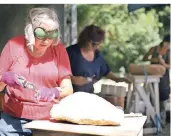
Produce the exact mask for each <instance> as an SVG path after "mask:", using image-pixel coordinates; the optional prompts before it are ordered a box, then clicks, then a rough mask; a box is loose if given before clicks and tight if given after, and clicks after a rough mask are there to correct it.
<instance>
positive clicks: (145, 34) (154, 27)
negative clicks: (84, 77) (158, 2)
mask: <svg viewBox="0 0 171 136" xmlns="http://www.w3.org/2000/svg"><path fill="white" fill-rule="evenodd" d="M77 18H78V33H80V31H81V30H82V29H83V28H84V27H85V26H86V25H90V24H95V25H98V26H100V27H101V28H102V29H103V30H105V32H106V35H105V36H106V37H105V41H104V43H103V45H101V52H102V53H103V55H104V58H105V60H106V61H107V63H108V64H109V66H110V67H111V69H112V70H113V71H114V72H116V73H118V72H123V73H125V72H127V71H128V67H129V64H130V63H142V57H143V56H144V54H145V53H146V52H147V51H148V49H149V48H150V47H152V46H155V45H157V44H159V43H160V42H161V40H162V38H163V37H164V35H166V34H169V32H170V6H168V5H166V6H163V7H160V8H150V9H148V10H146V9H144V8H141V9H139V10H137V11H135V12H131V13H129V12H128V5H127V4H125V5H123V4H122V5H120V4H114V5H83V4H82V5H78V9H77Z"/></svg>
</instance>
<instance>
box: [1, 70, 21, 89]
mask: <svg viewBox="0 0 171 136" xmlns="http://www.w3.org/2000/svg"><path fill="white" fill-rule="evenodd" d="M18 77H19V76H18V75H17V74H15V73H14V72H12V71H9V72H4V73H3V74H2V75H1V81H2V82H4V83H5V84H7V85H9V86H15V85H20V86H22V84H21V83H20V82H19V80H18Z"/></svg>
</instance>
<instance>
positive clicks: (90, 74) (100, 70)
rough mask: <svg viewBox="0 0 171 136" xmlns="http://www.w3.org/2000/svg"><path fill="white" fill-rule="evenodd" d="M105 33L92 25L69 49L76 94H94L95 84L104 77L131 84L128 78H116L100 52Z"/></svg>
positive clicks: (86, 28) (72, 79)
mask: <svg viewBox="0 0 171 136" xmlns="http://www.w3.org/2000/svg"><path fill="white" fill-rule="evenodd" d="M104 35H105V32H104V31H103V30H102V29H101V28H100V27H98V26H95V25H90V26H87V27H85V29H84V30H83V31H82V32H81V33H80V35H79V38H78V43H77V44H75V45H71V46H69V47H68V48H67V52H68V55H69V59H70V64H71V70H72V74H73V76H72V77H71V81H72V84H73V90H74V92H77V91H82V92H88V93H93V91H94V87H93V84H94V83H95V82H96V81H98V80H100V79H101V78H102V77H103V76H105V77H106V78H109V79H111V80H114V81H116V82H126V83H130V81H129V80H128V79H127V78H120V77H116V76H115V74H114V73H113V72H112V71H111V70H110V68H109V66H108V65H107V63H106V62H105V60H104V58H103V56H102V55H101V53H100V51H99V47H100V44H102V42H103V40H104V37H105V36H104Z"/></svg>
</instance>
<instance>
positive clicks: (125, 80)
mask: <svg viewBox="0 0 171 136" xmlns="http://www.w3.org/2000/svg"><path fill="white" fill-rule="evenodd" d="M118 82H126V83H128V84H130V83H132V82H131V80H129V79H128V78H125V77H121V78H119V79H118Z"/></svg>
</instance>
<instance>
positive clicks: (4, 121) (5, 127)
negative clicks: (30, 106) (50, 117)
mask: <svg viewBox="0 0 171 136" xmlns="http://www.w3.org/2000/svg"><path fill="white" fill-rule="evenodd" d="M30 121H31V120H28V119H21V118H16V117H13V116H11V115H9V114H7V113H4V112H2V113H1V119H0V136H32V131H31V130H30V129H25V128H24V127H23V125H24V124H26V123H28V122H30Z"/></svg>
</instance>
